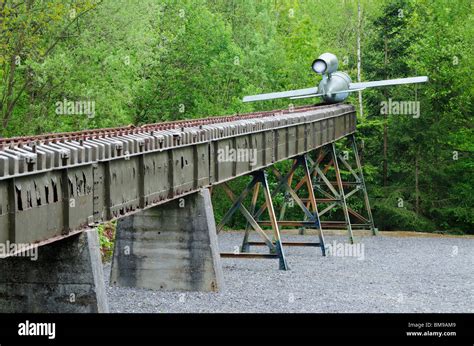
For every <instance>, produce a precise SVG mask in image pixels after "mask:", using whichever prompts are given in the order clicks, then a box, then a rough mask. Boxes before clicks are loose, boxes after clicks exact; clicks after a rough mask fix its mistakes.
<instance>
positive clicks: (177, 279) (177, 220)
mask: <svg viewBox="0 0 474 346" xmlns="http://www.w3.org/2000/svg"><path fill="white" fill-rule="evenodd" d="M110 284H111V285H117V286H127V287H141V288H148V289H154V290H168V291H172V290H178V291H219V290H221V289H222V287H223V279H222V268H221V264H220V255H219V248H218V242H217V234H216V226H215V220H214V213H213V210H212V204H211V198H210V194H209V190H207V189H204V190H201V191H199V192H196V193H193V194H190V195H187V196H185V197H182V198H179V199H176V200H172V201H170V202H168V203H165V204H163V205H160V206H157V207H153V208H150V209H146V210H144V211H142V212H139V213H137V214H134V215H131V216H129V217H126V218H124V219H121V220H119V221H118V223H117V232H116V240H115V249H114V257H113V262H112V271H111V277H110Z"/></svg>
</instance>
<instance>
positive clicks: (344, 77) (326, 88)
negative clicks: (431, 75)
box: [242, 53, 428, 103]
mask: <svg viewBox="0 0 474 346" xmlns="http://www.w3.org/2000/svg"><path fill="white" fill-rule="evenodd" d="M338 65H339V63H338V60H337V57H336V56H335V55H334V54H331V53H324V54H322V55H320V56H319V58H317V59H316V60H314V61H313V64H312V65H311V68H312V69H313V71H314V72H316V73H317V74H320V75H322V76H323V79H322V80H321V82H320V83H319V86H318V87H314V88H306V89H298V90H290V91H282V92H274V93H268V94H259V95H252V96H245V97H244V98H243V100H242V101H243V102H252V101H264V100H273V99H280V98H289V99H292V100H294V99H303V98H310V97H321V98H322V99H323V100H324V101H325V102H326V103H338V102H342V101H344V100H345V99H346V98H347V97H348V96H349V93H351V92H354V91H361V90H364V89H366V88H372V87H381V86H387V85H399V84H414V83H424V82H427V81H428V77H427V76H421V77H410V78H399V79H387V80H381V81H373V82H361V83H352V80H351V78H350V77H349V75H348V74H347V73H345V72H340V71H338V70H337V67H338Z"/></svg>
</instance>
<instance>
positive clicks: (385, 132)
mask: <svg viewBox="0 0 474 346" xmlns="http://www.w3.org/2000/svg"><path fill="white" fill-rule="evenodd" d="M384 42H385V47H384V53H385V58H384V67H385V71H387V62H388V48H387V37H385V39H384ZM385 78H388V76H387V73H385ZM384 94H385V98H387V93H386V91H384ZM387 113H388V112H385V114H384V122H383V186H384V187H386V186H387V175H388V155H387V151H388V128H387V127H388V125H387V122H388V115H387Z"/></svg>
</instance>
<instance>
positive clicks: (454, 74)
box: [0, 0, 474, 234]
mask: <svg viewBox="0 0 474 346" xmlns="http://www.w3.org/2000/svg"><path fill="white" fill-rule="evenodd" d="M472 7H473V2H472V1H471V0H456V1H452V0H416V1H415V0H383V1H369V0H360V1H357V0H350V1H349V0H346V1H342V0H331V1H328V0H324V1H318V0H306V1H303V0H301V1H292V0H286V1H284V0H281V1H276V0H259V1H255V0H193V1H184V0H183V1H172V0H140V1H138V0H136V1H133V0H131V1H125V0H102V1H98V0H77V1H43V0H0V31H1V36H0V121H1V126H0V136H1V137H11V136H19V135H27V134H39V133H46V132H63V131H75V130H82V129H90V128H99V127H115V126H121V125H128V124H136V125H139V124H143V123H150V122H158V121H165V120H178V119H185V118H200V117H207V116H219V115H227V114H237V113H246V112H252V111H259V110H271V109H283V108H288V106H289V102H288V100H276V101H267V102H259V103H251V104H244V103H242V102H241V99H242V97H243V96H244V95H250V94H256V93H263V92H272V91H283V90H289V89H299V88H307V87H311V86H314V85H316V84H317V83H318V82H319V79H320V77H319V76H317V75H315V74H314V73H313V72H312V71H311V68H310V65H311V62H312V61H313V60H314V59H315V58H316V57H317V56H319V55H320V54H321V53H324V52H332V53H334V54H336V55H337V56H338V57H339V66H340V69H341V70H343V71H347V72H348V73H349V74H350V76H351V77H352V79H353V80H357V77H358V72H360V78H361V80H362V81H368V80H379V79H386V78H401V77H410V76H416V75H427V76H429V78H430V81H429V83H425V84H420V85H410V86H399V87H392V88H380V89H371V90H367V91H364V93H363V97H362V99H359V97H358V95H357V93H354V94H353V95H352V96H351V97H350V98H349V100H348V102H350V103H352V104H354V105H355V106H356V108H357V111H358V139H359V142H360V144H362V143H363V146H362V147H363V150H362V154H363V164H364V174H365V178H366V184H367V186H368V188H369V196H370V199H371V204H372V208H373V213H374V218H375V223H376V226H378V228H379V229H383V230H415V231H429V232H434V231H436V232H451V233H470V234H473V233H474V227H473V226H474V212H473V206H474V187H473V184H472V182H473V171H474V160H473V152H474V143H473V132H474V131H473V126H472V125H473V121H472V113H473V94H474V88H473V77H472V75H473V59H474V55H473V43H474V40H473V38H474V25H473V8H472ZM359 43H360V45H359ZM358 61H360V63H361V64H360V69H359V68H358ZM389 99H392V100H396V101H416V102H420V116H419V117H416V116H413V115H409V114H405V115H401V114H383V112H382V111H381V102H383V101H388V100H389ZM69 101H73V102H75V101H91V102H93V106H94V114H93V116H92V115H84V114H83V115H77V114H76V115H71V114H58V113H60V112H58V104H61V102H63V103H64V102H69ZM360 101H362V102H360ZM311 102H316V101H312V100H308V99H306V100H299V101H298V100H297V101H296V102H293V101H292V103H293V104H294V105H295V106H298V105H303V104H308V103H311ZM63 113H64V112H63ZM245 183H246V178H242V179H237V180H235V181H234V182H233V183H232V184H233V186H234V187H235V188H239V187H240V188H241V187H242V186H243V185H244V184H245ZM271 183H272V184H275V181H274V180H273V178H272V180H271ZM213 201H214V208H215V213H216V215H217V217H218V218H219V217H221V216H222V215H223V213H224V212H225V211H226V208H228V207H229V206H230V202H229V201H227V200H226V199H225V196H224V195H223V193H219V192H216V193H215V194H214V196H213ZM281 202H282V201H276V203H277V204H278V203H281ZM400 202H401V203H400ZM355 207H356V208H357V207H361V205H359V206H357V205H356V206H355ZM243 225H244V223H243V218H236V219H235V220H233V223H232V224H231V225H230V227H234V228H239V227H242V226H243Z"/></svg>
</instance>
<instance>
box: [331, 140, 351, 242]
mask: <svg viewBox="0 0 474 346" xmlns="http://www.w3.org/2000/svg"><path fill="white" fill-rule="evenodd" d="M330 147H331V156H332V160H333V165H334V171H335V173H336V182H337V188H338V190H339V197H340V201H339V203H340V204H341V207H342V212H343V213H344V219H345V222H346V228H347V232H348V233H349V241H350V242H351V244H353V243H354V235H353V234H352V225H351V219H350V217H349V211H348V209H347V203H346V195H345V192H344V186H343V185H342V178H341V171H340V170H339V164H338V162H337V153H336V145H335V144H334V143H331V145H330Z"/></svg>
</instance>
